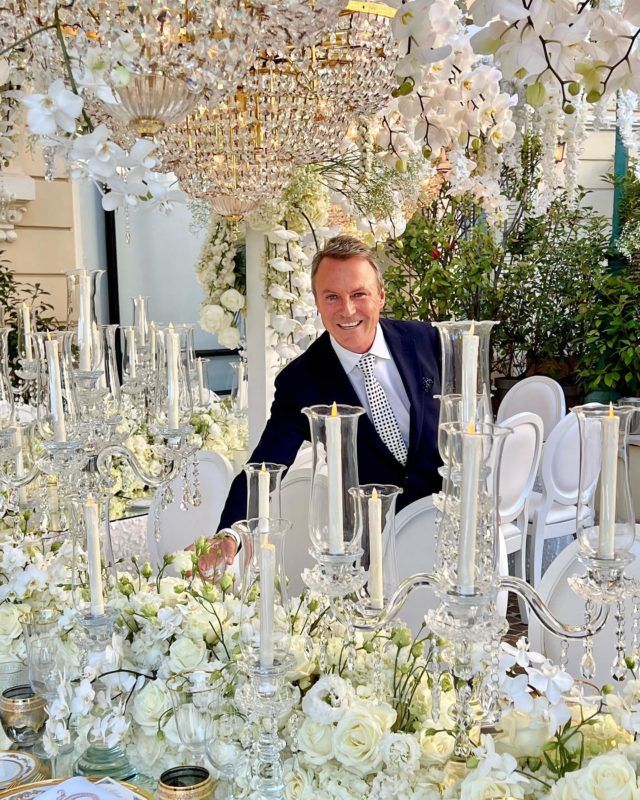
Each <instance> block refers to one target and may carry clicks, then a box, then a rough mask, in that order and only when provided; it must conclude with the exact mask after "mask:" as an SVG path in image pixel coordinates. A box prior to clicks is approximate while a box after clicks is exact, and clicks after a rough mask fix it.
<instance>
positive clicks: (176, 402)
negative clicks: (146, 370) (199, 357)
mask: <svg viewBox="0 0 640 800" xmlns="http://www.w3.org/2000/svg"><path fill="white" fill-rule="evenodd" d="M166 348H167V424H168V426H169V428H170V429H171V430H177V429H178V428H179V427H180V389H179V382H178V369H179V358H180V337H179V336H178V334H177V333H176V332H175V331H174V328H173V325H169V329H168V331H167V336H166Z"/></svg>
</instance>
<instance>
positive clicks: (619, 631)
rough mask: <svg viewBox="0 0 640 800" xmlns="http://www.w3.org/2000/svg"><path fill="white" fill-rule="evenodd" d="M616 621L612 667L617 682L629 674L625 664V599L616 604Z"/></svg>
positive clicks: (612, 673)
mask: <svg viewBox="0 0 640 800" xmlns="http://www.w3.org/2000/svg"><path fill="white" fill-rule="evenodd" d="M614 619H615V621H616V657H615V659H614V661H613V665H612V667H611V675H612V677H613V678H614V679H615V680H617V681H623V680H624V678H625V675H626V674H627V665H626V662H625V658H624V656H625V653H624V651H625V649H626V643H625V637H624V627H625V602H624V598H621V599H619V600H618V602H617V603H616V609H615V612H614Z"/></svg>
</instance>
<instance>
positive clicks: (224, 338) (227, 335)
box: [218, 327, 240, 350]
mask: <svg viewBox="0 0 640 800" xmlns="http://www.w3.org/2000/svg"><path fill="white" fill-rule="evenodd" d="M218 342H219V343H220V344H221V345H222V346H223V347H226V348H227V349H228V350H237V349H238V347H239V346H240V331H239V330H238V329H237V328H232V327H229V328H225V329H224V330H223V331H220V333H218Z"/></svg>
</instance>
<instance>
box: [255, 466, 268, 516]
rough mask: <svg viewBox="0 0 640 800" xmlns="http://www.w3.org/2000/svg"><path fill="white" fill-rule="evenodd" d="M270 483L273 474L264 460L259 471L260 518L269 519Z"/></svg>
mask: <svg viewBox="0 0 640 800" xmlns="http://www.w3.org/2000/svg"><path fill="white" fill-rule="evenodd" d="M270 483H271V476H270V475H269V472H268V470H267V468H266V466H265V465H264V462H263V464H262V466H261V467H260V471H259V472H258V516H259V517H260V519H269V511H270V509H269V489H270Z"/></svg>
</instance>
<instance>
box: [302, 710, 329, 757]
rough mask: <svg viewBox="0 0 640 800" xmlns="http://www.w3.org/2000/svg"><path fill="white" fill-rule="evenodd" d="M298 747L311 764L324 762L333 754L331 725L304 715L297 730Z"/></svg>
mask: <svg viewBox="0 0 640 800" xmlns="http://www.w3.org/2000/svg"><path fill="white" fill-rule="evenodd" d="M298 747H299V748H300V750H302V752H303V753H304V754H305V756H306V759H307V761H309V762H311V763H312V764H324V763H326V762H327V761H329V759H330V758H331V757H332V755H333V725H325V724H323V723H321V722H314V721H313V720H312V719H310V718H309V717H306V718H305V720H304V722H303V723H302V725H301V726H300V729H299V730H298Z"/></svg>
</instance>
